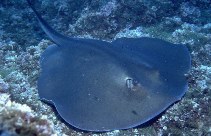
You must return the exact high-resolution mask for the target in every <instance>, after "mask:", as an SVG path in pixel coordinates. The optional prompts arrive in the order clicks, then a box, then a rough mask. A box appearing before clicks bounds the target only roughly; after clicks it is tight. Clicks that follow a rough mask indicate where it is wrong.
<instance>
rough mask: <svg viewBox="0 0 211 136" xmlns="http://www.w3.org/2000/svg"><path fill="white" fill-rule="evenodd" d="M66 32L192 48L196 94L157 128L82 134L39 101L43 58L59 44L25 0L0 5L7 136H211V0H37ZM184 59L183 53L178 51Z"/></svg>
mask: <svg viewBox="0 0 211 136" xmlns="http://www.w3.org/2000/svg"><path fill="white" fill-rule="evenodd" d="M34 4H35V6H36V8H37V9H38V11H39V13H40V14H41V15H42V16H43V17H44V18H45V19H46V20H47V21H48V22H49V23H50V25H51V26H52V27H54V28H55V29H56V30H58V31H59V32H61V33H63V34H65V35H69V36H73V37H82V38H83V37H85V38H92V39H101V40H105V41H112V40H114V39H116V38H119V37H133V38H136V37H155V38H160V39H164V40H166V41H169V42H172V43H181V44H186V45H187V47H188V49H189V51H190V54H191V58H192V68H191V70H190V72H189V73H188V75H187V79H188V84H189V89H188V91H187V93H186V94H185V96H184V97H183V98H182V100H181V101H179V102H177V103H175V104H174V105H172V106H171V107H170V108H169V109H167V110H166V111H165V112H164V113H163V114H162V115H160V116H159V117H158V118H157V119H155V120H154V121H153V122H152V123H149V124H147V125H145V126H139V127H136V128H133V129H128V130H116V131H112V132H105V133H92V132H83V131H80V130H77V129H74V128H72V127H70V126H68V125H67V124H65V123H64V122H62V121H61V119H59V118H58V116H57V115H55V114H56V113H55V112H54V109H52V107H50V106H49V105H47V104H45V103H43V102H42V101H40V100H39V96H38V93H37V86H36V83H37V79H38V77H39V72H40V67H39V58H40V55H41V53H42V52H43V51H44V49H45V48H46V47H47V46H48V45H50V44H52V42H51V41H50V40H49V39H48V37H47V36H46V35H45V34H44V33H43V31H42V30H41V29H40V27H39V25H38V22H37V20H36V18H35V16H34V14H33V12H32V11H31V9H30V8H29V7H28V5H27V3H26V1H25V0H19V1H17V0H10V1H8V0H1V1H0V136H24V135H25V136H35V135H41V136H54V135H55V136H56V135H58V136H65V135H73V136H74V135H90V136H91V135H93V136H98V135H99V136H111V135H115V136H122V135H125V136H130V135H131V136H133V135H136V136H138V135H143V136H144V135H146V136H148V135H153V136H154V135H164V136H165V135H166V136H167V135H173V136H177V135H178V136H180V135H185V136H186V135H187V136H192V135H193V136H195V135H198V136H211V1H210V0H177V1H175V0H161V1H158V0H148V1H145V0H102V1H98V0H85V1H84V0H77V1H74V0H51V1H50V0H42V1H41V0H39V1H38V0H37V1H34ZM178 55H179V54H178Z"/></svg>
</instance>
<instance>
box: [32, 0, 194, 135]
mask: <svg viewBox="0 0 211 136" xmlns="http://www.w3.org/2000/svg"><path fill="white" fill-rule="evenodd" d="M28 2H29V1H28ZM29 5H30V6H31V8H32V10H33V11H34V13H35V14H36V17H37V19H38V21H39V24H40V26H41V27H42V29H43V30H44V32H45V33H46V34H47V35H48V37H49V38H50V39H51V40H52V41H53V42H54V43H55V44H54V45H50V46H49V47H47V49H46V50H45V51H44V53H43V54H42V55H41V59H40V63H41V75H40V76H39V79H38V94H39V97H40V98H41V99H42V100H46V101H48V102H49V103H51V104H53V105H54V106H55V108H56V110H57V112H58V113H59V115H60V116H61V117H62V118H63V119H64V121H65V122H67V123H68V124H70V125H71V126H73V127H75V128H78V129H81V130H87V131H110V130H116V129H128V128H132V127H135V126H138V125H140V124H143V123H145V122H147V121H149V120H151V119H153V118H154V117H156V116H157V115H159V114H161V113H162V112H163V111H165V110H166V109H167V108H168V107H169V106H170V105H172V104H173V103H175V102H176V101H178V100H180V99H181V98H182V96H183V95H184V94H185V92H186V91H187V81H186V78H185V74H186V73H187V72H188V70H189V69H190V55H189V52H188V49H187V48H186V46H185V45H180V44H172V43H169V42H166V41H163V40H160V39H156V38H146V37H144V38H120V39H116V40H114V41H113V42H105V41H101V40H94V39H83V38H70V37H66V36H64V35H62V34H59V33H58V32H56V31H55V30H54V29H52V28H51V27H50V26H49V25H48V24H47V22H46V21H45V20H43V18H42V17H41V16H40V15H39V14H38V12H37V11H36V10H35V8H34V7H33V5H32V4H31V3H30V2H29Z"/></svg>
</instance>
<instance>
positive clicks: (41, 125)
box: [0, 93, 56, 136]
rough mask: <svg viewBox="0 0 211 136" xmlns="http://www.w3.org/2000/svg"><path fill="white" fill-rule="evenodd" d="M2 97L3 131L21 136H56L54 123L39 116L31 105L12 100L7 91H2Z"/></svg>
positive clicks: (0, 101) (1, 121)
mask: <svg viewBox="0 0 211 136" xmlns="http://www.w3.org/2000/svg"><path fill="white" fill-rule="evenodd" d="M0 98H1V99H0V107H1V108H0V132H1V133H3V134H8V135H19V136H24V135H25V136H26V135H27V136H34V135H36V136H56V134H55V132H54V131H53V127H52V124H51V123H50V122H48V121H47V120H46V119H42V118H40V117H37V116H36V115H35V114H34V112H33V111H32V110H31V108H30V107H28V106H27V105H25V104H24V105H21V104H18V103H16V102H13V101H11V100H10V98H9V95H8V94H5V93H0ZM1 135H2V134H1Z"/></svg>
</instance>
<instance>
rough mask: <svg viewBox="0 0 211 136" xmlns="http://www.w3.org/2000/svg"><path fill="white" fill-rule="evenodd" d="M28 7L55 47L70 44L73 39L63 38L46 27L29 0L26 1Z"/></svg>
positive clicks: (45, 23)
mask: <svg viewBox="0 0 211 136" xmlns="http://www.w3.org/2000/svg"><path fill="white" fill-rule="evenodd" d="M27 2H28V4H29V6H30V7H31V9H32V10H33V12H34V13H35V15H36V17H37V19H38V21H39V24H40V26H41V27H42V29H43V31H44V32H45V33H46V34H47V35H48V36H49V37H50V39H51V40H52V41H53V42H54V43H55V44H57V45H59V46H63V45H68V44H70V43H71V42H70V41H71V40H74V39H73V38H70V37H67V36H64V35H62V34H60V33H58V32H57V31H55V30H54V29H53V28H52V27H50V26H49V25H48V23H47V22H46V21H45V20H44V19H43V18H42V17H41V16H40V15H39V13H38V12H37V10H36V9H35V8H34V6H33V5H32V3H31V1H30V0H27Z"/></svg>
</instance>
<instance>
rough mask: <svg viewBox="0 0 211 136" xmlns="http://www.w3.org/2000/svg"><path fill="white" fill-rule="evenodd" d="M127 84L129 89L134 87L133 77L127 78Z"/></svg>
mask: <svg viewBox="0 0 211 136" xmlns="http://www.w3.org/2000/svg"><path fill="white" fill-rule="evenodd" d="M126 86H127V88H128V89H132V88H133V79H131V78H128V79H126Z"/></svg>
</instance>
